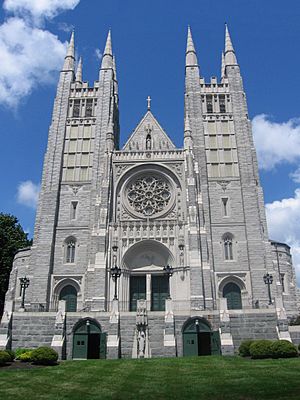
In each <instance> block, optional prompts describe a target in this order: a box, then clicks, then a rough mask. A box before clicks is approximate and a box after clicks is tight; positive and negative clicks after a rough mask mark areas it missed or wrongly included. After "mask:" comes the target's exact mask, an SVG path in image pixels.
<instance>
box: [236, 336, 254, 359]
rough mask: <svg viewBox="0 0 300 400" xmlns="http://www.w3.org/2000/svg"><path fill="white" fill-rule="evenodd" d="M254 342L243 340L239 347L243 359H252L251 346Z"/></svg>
mask: <svg viewBox="0 0 300 400" xmlns="http://www.w3.org/2000/svg"><path fill="white" fill-rule="evenodd" d="M252 343H253V340H250V339H249V340H243V341H242V343H241V344H240V347H239V355H240V356H242V357H250V346H251V344H252Z"/></svg>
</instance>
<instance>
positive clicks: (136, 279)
mask: <svg viewBox="0 0 300 400" xmlns="http://www.w3.org/2000/svg"><path fill="white" fill-rule="evenodd" d="M147 285H148V286H149V287H147ZM147 294H148V295H147ZM168 295H169V278H168V276H166V275H151V276H149V278H148V279H147V277H146V275H132V276H131V277H130V311H136V307H137V300H148V301H151V311H164V310H165V301H166V298H167V297H168Z"/></svg>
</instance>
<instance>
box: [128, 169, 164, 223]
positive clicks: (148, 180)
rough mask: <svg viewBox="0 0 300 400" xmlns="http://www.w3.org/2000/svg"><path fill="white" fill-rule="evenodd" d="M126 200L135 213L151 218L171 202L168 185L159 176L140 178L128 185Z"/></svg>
mask: <svg viewBox="0 0 300 400" xmlns="http://www.w3.org/2000/svg"><path fill="white" fill-rule="evenodd" d="M127 199H128V202H129V204H130V206H131V207H132V208H133V209H134V210H135V211H136V212H138V213H140V214H143V215H144V216H146V217H151V216H152V215H155V214H158V213H160V212H161V211H163V210H164V209H165V208H166V207H167V206H168V204H169V202H170V200H171V189H170V185H169V183H168V182H167V181H166V180H165V179H163V178H162V177H160V176H155V175H148V176H142V177H139V178H137V179H136V180H135V181H133V182H131V184H130V185H129V187H128V190H127Z"/></svg>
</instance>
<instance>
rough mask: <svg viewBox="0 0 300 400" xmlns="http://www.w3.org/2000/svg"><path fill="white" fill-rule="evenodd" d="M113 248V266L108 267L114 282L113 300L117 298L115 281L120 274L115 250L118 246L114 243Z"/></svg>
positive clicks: (116, 281)
mask: <svg viewBox="0 0 300 400" xmlns="http://www.w3.org/2000/svg"><path fill="white" fill-rule="evenodd" d="M112 249H113V252H114V254H113V266H112V267H111V269H110V274H111V276H112V278H113V281H114V282H115V294H114V300H118V294H117V283H118V278H120V276H121V268H119V267H118V266H117V250H118V246H116V245H114V246H113V247H112Z"/></svg>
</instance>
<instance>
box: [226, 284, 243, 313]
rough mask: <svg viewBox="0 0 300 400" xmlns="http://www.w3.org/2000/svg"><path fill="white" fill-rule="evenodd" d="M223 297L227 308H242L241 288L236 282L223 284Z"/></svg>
mask: <svg viewBox="0 0 300 400" xmlns="http://www.w3.org/2000/svg"><path fill="white" fill-rule="evenodd" d="M223 297H224V298H225V299H227V308H228V310H240V309H242V296H241V289H240V287H239V286H238V285H237V284H236V283H234V282H229V283H227V284H226V285H225V286H224V288H223Z"/></svg>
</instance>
